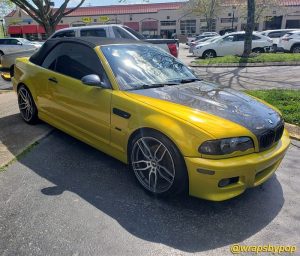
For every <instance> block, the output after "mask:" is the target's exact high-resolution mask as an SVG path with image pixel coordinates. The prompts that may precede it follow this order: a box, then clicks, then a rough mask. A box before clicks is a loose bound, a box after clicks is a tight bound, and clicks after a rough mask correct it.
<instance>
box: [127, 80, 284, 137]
mask: <svg viewBox="0 0 300 256" xmlns="http://www.w3.org/2000/svg"><path fill="white" fill-rule="evenodd" d="M139 95H142V96H146V97H143V98H140V97H136V96H139ZM129 96H131V97H135V98H136V99H137V100H140V101H143V102H145V103H147V104H150V105H153V103H154V101H152V100H151V99H153V98H154V99H159V100H162V101H167V102H172V103H176V104H180V105H182V106H185V107H188V108H190V109H191V110H192V111H195V110H197V111H200V113H201V112H205V113H208V114H212V115H214V116H217V117H221V118H223V119H226V120H229V121H231V122H234V123H236V124H239V125H241V126H243V127H245V128H246V129H248V130H250V131H251V132H252V133H253V134H255V135H256V136H260V135H261V134H263V133H264V132H266V131H267V130H270V129H274V128H276V127H277V126H279V125H281V124H282V122H283V120H282V118H281V116H280V115H279V113H278V112H277V111H275V110H274V109H273V108H271V107H269V106H267V105H265V104H263V103H261V102H260V101H258V100H256V99H255V98H252V97H250V96H248V95H246V94H244V93H241V92H238V91H235V90H232V89H229V88H224V87H220V86H218V85H215V84H213V83H209V82H205V81H197V82H193V83H189V84H181V85H174V86H166V87H160V88H152V89H143V90H135V91H130V93H129ZM162 105H163V104H162ZM154 107H156V108H163V107H160V104H156V105H155V106H154ZM170 107H172V106H170ZM162 110H163V111H167V112H170V113H171V114H176V112H174V111H173V112H172V110H171V109H168V108H167V109H166V108H165V107H164V108H163V109H162ZM218 125H219V124H218Z"/></svg>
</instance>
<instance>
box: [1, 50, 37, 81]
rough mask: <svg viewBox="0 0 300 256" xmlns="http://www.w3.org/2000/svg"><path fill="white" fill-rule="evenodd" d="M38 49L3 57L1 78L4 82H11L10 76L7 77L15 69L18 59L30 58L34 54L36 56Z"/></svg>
mask: <svg viewBox="0 0 300 256" xmlns="http://www.w3.org/2000/svg"><path fill="white" fill-rule="evenodd" d="M37 50H38V49H37V48H34V49H29V50H23V51H19V52H15V53H8V54H4V55H2V56H1V67H0V71H1V77H2V78H3V79H4V80H9V79H10V78H9V76H7V73H9V74H10V72H11V71H12V70H13V68H14V64H15V61H16V58H21V57H30V56H31V55H32V54H34V53H35V52H36V51H37Z"/></svg>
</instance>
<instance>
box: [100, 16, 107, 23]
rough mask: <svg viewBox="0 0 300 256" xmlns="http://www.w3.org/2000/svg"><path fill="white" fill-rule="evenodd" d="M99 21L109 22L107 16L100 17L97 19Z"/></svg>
mask: <svg viewBox="0 0 300 256" xmlns="http://www.w3.org/2000/svg"><path fill="white" fill-rule="evenodd" d="M99 21H100V22H108V21H109V17H107V16H100V17H99Z"/></svg>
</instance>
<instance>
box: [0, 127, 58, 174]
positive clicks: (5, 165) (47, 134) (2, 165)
mask: <svg viewBox="0 0 300 256" xmlns="http://www.w3.org/2000/svg"><path fill="white" fill-rule="evenodd" d="M52 132H53V128H52V127H51V126H50V128H49V130H48V131H46V132H45V133H44V134H41V135H40V136H38V137H36V138H34V139H33V140H32V141H30V143H28V145H27V146H25V147H24V148H21V149H20V150H19V152H18V153H17V154H16V155H14V157H12V158H10V159H8V160H7V161H5V162H3V163H1V164H0V172H1V169H3V168H6V167H8V166H9V165H10V164H11V163H13V162H14V161H15V160H16V159H18V157H20V156H22V155H23V153H24V152H25V151H26V150H27V149H28V148H30V147H31V145H33V144H35V143H38V142H39V141H41V140H42V139H44V138H46V137H47V136H49V135H50V134H51V133H52Z"/></svg>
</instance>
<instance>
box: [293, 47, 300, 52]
mask: <svg viewBox="0 0 300 256" xmlns="http://www.w3.org/2000/svg"><path fill="white" fill-rule="evenodd" d="M292 53H300V45H295V46H293V48H292Z"/></svg>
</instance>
